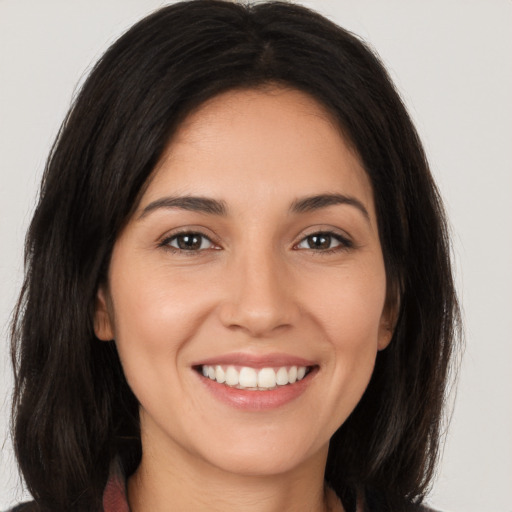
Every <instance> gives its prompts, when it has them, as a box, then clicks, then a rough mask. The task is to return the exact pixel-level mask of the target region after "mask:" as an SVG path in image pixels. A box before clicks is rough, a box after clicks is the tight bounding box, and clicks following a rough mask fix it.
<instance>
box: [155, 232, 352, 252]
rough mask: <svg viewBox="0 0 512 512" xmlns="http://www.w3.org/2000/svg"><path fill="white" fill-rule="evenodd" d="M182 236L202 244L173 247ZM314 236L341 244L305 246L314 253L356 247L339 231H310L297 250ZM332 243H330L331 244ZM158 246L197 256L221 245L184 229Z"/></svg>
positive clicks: (203, 235)
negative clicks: (205, 243) (319, 247)
mask: <svg viewBox="0 0 512 512" xmlns="http://www.w3.org/2000/svg"><path fill="white" fill-rule="evenodd" d="M180 237H198V238H201V242H200V246H199V248H198V249H182V248H179V247H173V246H172V245H171V243H172V242H173V241H177V240H178V239H179V238H180ZM312 237H325V238H329V239H330V242H332V241H333V240H334V241H336V242H339V245H337V246H335V247H330V248H327V249H313V248H311V247H308V248H304V250H308V251H310V252H312V253H316V254H318V255H325V254H332V253H336V252H341V251H346V250H349V249H352V248H353V247H354V243H353V242H352V241H351V240H349V239H348V238H346V237H344V236H341V235H340V234H339V233H335V232H333V231H315V232H314V233H310V234H309V235H307V236H305V237H303V238H302V239H301V240H300V241H299V242H298V243H297V244H295V245H294V246H293V249H295V250H301V249H300V248H299V246H300V245H301V244H303V243H305V242H307V240H308V239H311V238H312ZM205 240H206V241H208V242H209V243H210V244H212V246H213V247H208V248H203V249H201V245H202V244H203V242H204V241H205ZM329 245H330V244H329ZM158 247H161V248H163V249H165V250H168V251H170V252H172V253H174V254H186V255H187V256H195V255H198V254H199V253H201V252H203V251H207V250H218V249H219V247H218V246H216V244H215V242H214V241H213V240H212V239H211V238H210V237H208V236H207V235H205V234H203V233H201V232H198V231H182V232H180V233H175V234H173V235H172V236H169V237H166V238H165V239H164V240H162V241H161V242H160V243H159V244H158Z"/></svg>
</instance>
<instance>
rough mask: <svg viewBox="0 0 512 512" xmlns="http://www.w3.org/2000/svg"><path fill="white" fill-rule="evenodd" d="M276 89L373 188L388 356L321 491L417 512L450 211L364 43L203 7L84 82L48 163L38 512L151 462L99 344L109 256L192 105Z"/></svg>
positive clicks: (33, 372)
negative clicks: (334, 137)
mask: <svg viewBox="0 0 512 512" xmlns="http://www.w3.org/2000/svg"><path fill="white" fill-rule="evenodd" d="M269 83H273V84H282V85H284V86H287V87H291V88H295V89H298V90H301V91H303V92H305V93H307V94H309V95H311V96H312V97H313V98H315V99H316V100H317V101H318V102H319V103H321V104H322V105H323V106H324V107H325V108H327V109H328V111H329V112H330V113H331V114H332V116H333V117H334V118H335V119H336V120H337V121H338V123H339V126H340V128H341V130H342V132H343V133H344V134H345V137H346V138H347V140H349V141H350V143H351V144H352V145H353V147H354V148H355V149H356V151H357V153H358V154H359V156H360V158H361V161H362V162H363V165H364V167H365V170H366V172H367V173H368V176H369V177H370V180H371V183H372V186H373V191H374V199H375V205H376V211H377V218H378V224H379V233H380V241H381V245H382V250H383V254H384V260H385V266H386V272H387V279H388V287H389V293H388V300H392V301H394V302H395V303H396V304H399V314H398V319H397V324H396V329H395V331H394V336H393V339H392V342H391V344H390V346H389V347H388V348H387V349H386V350H384V351H382V352H380V353H379V354H378V356H377V361H376V367H375V371H374V374H373V376H372V379H371V382H370V384H369V386H368V389H367V390H366V392H365V394H364V396H363V398H362V400H361V401H360V403H359V404H358V406H357V407H356V409H355V410H354V411H353V413H352V414H351V416H350V417H349V418H348V419H347V421H346V422H345V423H344V424H343V425H342V426H341V427H340V428H339V430H338V431H337V432H336V433H335V435H334V436H333V438H332V440H331V443H330V449H329V456H328V462H327V467H326V473H325V478H326V480H327V482H328V483H329V485H331V486H332V487H333V489H334V490H335V491H336V492H337V493H338V494H339V495H340V496H347V495H349V494H350V493H351V492H352V493H353V492H354V491H355V490H357V491H364V492H366V491H368V490H372V492H375V493H377V494H378V495H379V496H380V497H381V499H382V501H383V503H386V504H387V505H388V506H389V507H394V508H393V510H394V511H395V510H400V509H402V508H405V506H406V504H407V503H414V502H421V500H422V499H423V497H424V495H425V492H426V490H427V489H428V486H429V484H430V482H431V480H432V476H433V473H434V468H435V463H436V459H437V455H438V444H439V436H440V426H441V425H442V418H443V416H442V410H443V405H444V402H445V388H446V382H447V377H448V376H449V370H450V367H451V361H452V354H453V353H454V346H455V342H456V341H457V340H458V336H457V333H458V320H459V315H458V308H457V300H456V296H455V292H454V285H453V279H452V272H451V268H450V254H449V241H448V235H447V227H446V221H445V216H444V213H443V207H442V204H441V201H440V198H439V194H438V192H437V189H436V186H435V184H434V182H433V179H432V176H431V174H430V171H429V168H428V164H427V161H426V158H425V154H424V151H423V149H422V145H421V143H420V140H419V139H418V136H417V133H416V131H415V129H414V126H413V124H412V122H411V120H410V118H409V116H408V114H407V112H406V110H405V108H404V105H403V104H402V102H401V100H400V98H399V96H398V94H397V92H396V91H395V89H394V87H393V85H392V83H391V81H390V79H389V77H388V75H387V73H386V71H385V69H384V68H383V66H382V64H381V63H380V61H379V60H378V58H377V57H376V56H375V54H374V53H373V52H372V51H370V50H369V49H368V47H367V46H366V45H365V44H364V43H363V42H362V41H361V40H360V39H358V38H357V37H356V36H354V35H352V34H351V33H349V32H347V31H346V30H343V29H342V28H340V27H338V26H337V25H335V24H334V23H332V22H330V21H329V20H327V19H325V18H324V17H322V16H320V15H319V14H317V13H315V12H313V11H311V10H308V9H306V8H305V7H301V6H298V5H293V4H290V3H284V2H283V3H281V2H267V3H257V4H255V5H242V4H235V3H231V2H224V1H219V0H198V1H197V0H196V1H190V2H180V3H176V4H174V5H170V6H168V7H165V8H163V9H160V10H159V11H157V12H155V13H154V14H152V15H150V16H149V17H147V18H145V19H144V20H142V21H141V22H139V23H138V24H136V25H135V26H134V27H133V28H131V29H130V30H129V31H128V32H127V33H126V34H124V35H123V36H122V37H121V38H120V39H119V40H118V41H117V42H116V43H114V44H113V45H112V46H111V47H110V49H109V50H108V51H107V52H106V53H105V55H104V56H103V57H102V58H101V59H100V61H99V62H98V63H97V65H96V66H95V67H94V69H93V70H92V72H91V74H90V76H89V77H88V79H87V80H86V82H85V83H84V85H83V87H82V89H81V91H80V93H79V95H78V96H77V98H76V100H75V102H74V104H73V106H72V108H71V110H70V112H69V114H68V116H67V117H66V119H65V121H64V123H63V125H62V128H61V130H60V133H59V135H58V137H57V140H56V142H55V144H54V146H53V148H52V150H51V153H50V155H49V158H48V161H47V165H46V168H45V172H44V177H43V181H42V186H41V192H40V199H39V203H38V205H37V208H36V211H35V214H34V217H33V220H32V223H31V225H30V229H29V231H28V235H27V239H26V252H25V265H26V273H25V281H24V284H23V289H22V292H21V296H20V299H19V303H18V307H17V310H16V313H15V317H14V321H13V329H12V358H13V364H14V372H15V391H14V402H13V419H12V430H13V438H14V445H15V450H16V455H17V459H18V463H19V467H20V468H21V471H22V474H23V477H24V479H25V481H26V483H27V486H28V489H29V490H30V492H31V493H32V494H33V496H34V498H35V500H36V501H37V503H38V504H39V506H40V507H41V508H42V509H49V510H50V509H51V510H54V511H64V510H101V496H102V492H103V489H104V486H105V483H106V480H107V478H108V471H109V465H110V463H111V461H112V460H113V459H115V458H116V457H117V458H120V459H121V461H122V463H123V465H124V468H125V471H126V472H127V474H130V473H131V472H132V471H134V469H135V468H136V467H137V465H138V463H139V461H140V456H141V445H140V431H139V423H138V403H137V400H136V398H135V397H134V395H133V393H132V392H131V390H130V388H129V387H128V385H127V383H126V381H125V378H124V375H123V371H122V367H121V364H120V362H119V359H118V355H117V353H116V349H115V345H114V344H113V343H110V344H109V343H103V342H99V341H98V339H97V338H96V337H95V335H94V331H93V321H92V319H93V311H94V301H95V297H96V292H97V289H98V285H99V284H100V283H101V282H102V281H103V280H104V279H105V277H106V274H107V271H108V265H109V259H110V255H111V252H112V247H113V244H114V243H115V241H116V238H117V236H118V234H119V232H120V230H121V229H122V227H123V225H124V224H125V223H126V222H127V219H128V218H129V217H130V214H131V212H132V211H133V208H134V206H135V205H136V204H137V200H138V198H139V197H140V195H141V193H142V191H143V189H144V186H145V184H146V183H147V180H148V177H149V176H150V174H151V172H152V170H153V169H154V167H155V164H156V163H157V162H158V160H159V159H160V157H161V155H162V152H163V150H164V148H165V147H166V145H167V143H168V141H169V138H170V137H171V135H172V133H173V132H174V130H175V129H176V127H177V126H178V125H179V124H180V122H181V121H182V120H183V119H184V117H185V116H186V115H187V114H188V113H190V112H191V111H192V110H193V109H195V108H197V107H198V106H199V105H201V104H202V103H203V102H204V101H206V100H207V99H209V98H212V97H213V96H215V95H217V94H219V93H221V92H224V91H227V90H230V89H235V88H254V87H258V86H262V85H265V84H269Z"/></svg>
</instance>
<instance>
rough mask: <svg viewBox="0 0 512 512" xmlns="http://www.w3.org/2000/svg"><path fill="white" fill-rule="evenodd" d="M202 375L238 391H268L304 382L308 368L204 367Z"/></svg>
mask: <svg viewBox="0 0 512 512" xmlns="http://www.w3.org/2000/svg"><path fill="white" fill-rule="evenodd" d="M201 372H202V374H203V375H204V376H205V377H207V378H209V379H211V380H215V381H217V382H218V383H219V384H227V385H228V386H231V387H236V388H238V389H252V390H258V389H259V390H268V389H274V388H275V387H276V386H286V385H287V384H293V383H294V382H296V381H298V380H302V379H303V378H304V377H305V376H306V372H307V367H306V366H291V367H286V366H282V367H280V368H277V369H276V368H262V369H261V370H259V371H258V370H256V369H255V368H251V367H249V366H242V367H241V368H240V370H237V369H236V368H235V367H234V366H228V367H227V368H226V367H222V366H220V365H216V366H208V365H203V366H202V368H201Z"/></svg>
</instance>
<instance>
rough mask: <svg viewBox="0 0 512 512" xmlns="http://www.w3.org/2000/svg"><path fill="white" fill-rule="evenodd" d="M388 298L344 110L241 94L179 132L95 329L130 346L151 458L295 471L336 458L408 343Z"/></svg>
mask: <svg viewBox="0 0 512 512" xmlns="http://www.w3.org/2000/svg"><path fill="white" fill-rule="evenodd" d="M385 298H386V277H385V269H384V262H383V256H382V251H381V246H380V242H379V235H378V229H377V219H376V215H375V209H374V202H373V196H372V187H371V184H370V182H369V179H368V177H367V175H366V173H365V171H364V170H363V168H362V166H361V164H360V162H359V159H358V157H357V155H356V154H355V153H354V152H353V151H352V150H351V148H350V147H349V146H348V145H347V143H346V142H345V141H344V139H343V137H342V135H341V133H340V131H339V130H338V129H337V128H336V126H335V124H334V123H333V122H332V121H331V119H330V117H329V115H328V113H327V112H326V111H325V110H324V109H323V108H322V107H321V106H320V105H319V104H318V103H316V102H315V101H314V100H313V99H312V98H310V97H309V96H307V95H305V94H303V93H300V92H298V91H295V90H289V89H288V90H287V89H267V90H248V91H247V90H245V91H231V92H228V93H225V94H222V95H220V96H218V97H216V98H214V99H213V100H211V101H209V102H208V103H206V104H205V105H203V106H202V107H201V108H199V109H198V110H197V111H195V112H194V113H193V114H192V115H190V116H189V117H188V119H186V121H185V122H184V123H183V124H182V126H181V127H180V129H179V130H178V131H177V133H176V134H175V135H174V136H173V138H172V140H171V142H170V144H169V146H168V148H167V151H166V153H165V155H164V157H163V158H162V160H161V161H160V162H159V164H158V166H157V168H156V169H155V172H154V175H153V177H152V179H151V181H150V183H149V186H148V187H147V189H146V191H145V193H144V195H143V197H142V199H141V201H140V204H139V206H138V209H137V211H136V212H135V214H134V215H133V217H132V218H131V219H130V221H129V222H128V224H127V226H126V228H125V229H124V230H123V232H122V233H121V234H120V236H119V238H118V240H117V241H116V243H115V247H114V250H113V254H112V259H111V264H110V269H109V278H108V285H107V286H105V287H104V288H102V289H101V290H100V291H99V293H98V301H97V311H96V318H95V330H96V334H97V336H98V337H99V338H100V339H103V340H110V339H115V343H116V346H117V349H118V351H119V355H120V358H121V362H122V365H123V368H124V372H125V374H126V377H127V380H128V382H129V384H130V386H131V388H132V390H133V392H134V393H135V395H136V397H137V398H138V400H139V402H140V415H141V431H142V440H143V449H144V453H153V454H156V455H161V454H169V455H172V457H175V458H179V457H180V456H181V455H183V454H186V457H187V460H189V461H193V463H194V464H203V465H204V464H206V465H208V466H214V467H216V468H217V469H220V470H223V471H230V472H237V473H243V474H252V475H260V474H277V473H279V472H285V471H289V470H291V469H293V468H295V467H297V466H299V465H301V464H305V463H306V461H314V460H316V461H318V460H321V461H323V462H325V457H326V454H327V447H328V442H329V439H330V437H331V436H332V434H333V433H334V432H335V430H336V429H337V428H338V427H339V426H340V425H341V424H342V423H343V422H344V421H345V420H346V418H347V417H348V416H349V414H350V413H351V412H352V410H353V409H354V407H355V406H356V404H357V403H358V401H359V400H360V398H361V396H362V394H363V392H364V390H365V388H366V386H367V384H368V382H369V379H370V376H371V374H372V371H373V367H374V362H375V358H376V354H377V351H378V350H380V349H383V348H384V347H385V346H386V345H387V343H388V342H389V339H390V337H391V332H390V318H389V315H388V314H387V312H386V307H385ZM179 454H181V455H179Z"/></svg>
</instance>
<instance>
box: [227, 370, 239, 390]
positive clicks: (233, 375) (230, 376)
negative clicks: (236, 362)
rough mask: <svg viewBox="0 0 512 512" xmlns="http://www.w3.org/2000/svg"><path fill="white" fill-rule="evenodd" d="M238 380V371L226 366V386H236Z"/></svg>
mask: <svg viewBox="0 0 512 512" xmlns="http://www.w3.org/2000/svg"><path fill="white" fill-rule="evenodd" d="M238 382H239V376H238V372H237V371H236V370H235V369H234V368H233V367H232V366H228V369H227V370H226V384H227V385H228V386H238Z"/></svg>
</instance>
